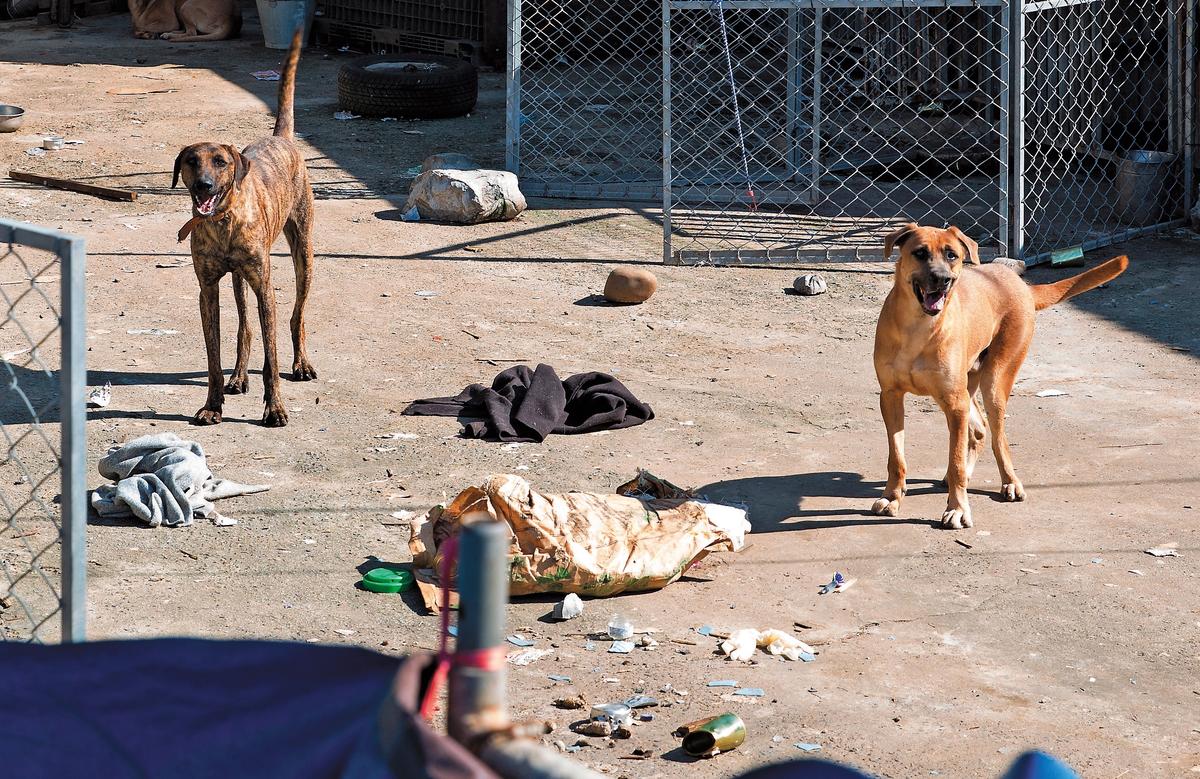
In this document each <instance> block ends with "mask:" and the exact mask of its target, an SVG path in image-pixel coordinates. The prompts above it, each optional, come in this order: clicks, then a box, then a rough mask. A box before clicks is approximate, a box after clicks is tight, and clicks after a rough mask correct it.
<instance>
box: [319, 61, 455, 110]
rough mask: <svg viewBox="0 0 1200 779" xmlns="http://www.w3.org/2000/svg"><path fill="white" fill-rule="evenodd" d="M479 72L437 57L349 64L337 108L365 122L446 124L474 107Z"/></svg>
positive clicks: (342, 76)
mask: <svg viewBox="0 0 1200 779" xmlns="http://www.w3.org/2000/svg"><path fill="white" fill-rule="evenodd" d="M478 97H479V76H478V73H477V72H476V70H475V66H474V65H472V64H471V63H469V62H466V61H464V60H458V59H454V58H452V57H439V56H437V55H435V54H416V53H413V54H381V55H378V56H372V57H359V58H358V59H355V60H353V61H351V62H347V63H346V64H345V65H343V66H342V69H341V70H340V71H339V72H338V105H339V106H340V107H341V108H342V110H344V111H350V112H352V113H355V114H361V115H362V116H394V117H396V118H397V119H446V118H449V117H453V116H463V115H464V114H468V113H470V112H471V109H473V108H474V107H475V101H476V100H477V99H478Z"/></svg>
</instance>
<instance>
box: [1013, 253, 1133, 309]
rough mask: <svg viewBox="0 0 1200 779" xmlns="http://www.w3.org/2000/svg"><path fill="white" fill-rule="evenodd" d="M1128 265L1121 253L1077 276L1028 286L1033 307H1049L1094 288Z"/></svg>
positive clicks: (1115, 275)
mask: <svg viewBox="0 0 1200 779" xmlns="http://www.w3.org/2000/svg"><path fill="white" fill-rule="evenodd" d="M1128 267H1129V258H1128V257H1126V256H1125V255H1121V256H1120V257H1113V258H1112V259H1111V260H1109V261H1108V262H1102V263H1100V264H1099V265H1097V266H1096V267H1094V268H1092V269H1091V270H1089V271H1086V272H1084V273H1080V274H1079V275H1078V276H1072V277H1071V278H1069V279H1063V280H1062V281H1056V282H1054V283H1053V284H1035V285H1033V286H1031V287H1030V288H1029V291H1030V292H1032V293H1033V305H1034V308H1036V309H1037V310H1038V311H1041V310H1042V309H1043V308H1050V306H1053V305H1054V304H1055V303H1061V302H1063V301H1064V300H1066V299H1067V298H1073V297H1075V296H1076V295H1078V294H1080V293H1083V292H1087V291H1088V290H1089V289H1094V288H1096V287H1098V286H1100V285H1101V284H1104V283H1107V282H1109V281H1112V280H1113V279H1115V278H1116V277H1117V276H1120V275H1121V274H1122V273H1124V272H1125V269H1126V268H1128Z"/></svg>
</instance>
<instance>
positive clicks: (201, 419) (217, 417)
mask: <svg viewBox="0 0 1200 779" xmlns="http://www.w3.org/2000/svg"><path fill="white" fill-rule="evenodd" d="M192 424H193V425H219V424H221V412H220V411H219V410H217V411H214V410H213V409H211V408H202V409H200V410H199V411H197V412H196V416H194V417H192Z"/></svg>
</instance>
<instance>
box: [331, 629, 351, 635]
mask: <svg viewBox="0 0 1200 779" xmlns="http://www.w3.org/2000/svg"><path fill="white" fill-rule="evenodd" d="M333 632H334V633H337V634H338V635H339V636H352V635H354V632H355V631H353V630H350V629H349V628H334V629H333Z"/></svg>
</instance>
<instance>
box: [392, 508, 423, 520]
mask: <svg viewBox="0 0 1200 779" xmlns="http://www.w3.org/2000/svg"><path fill="white" fill-rule="evenodd" d="M416 515H417V512H415V511H406V510H405V509H400V510H399V511H393V512H392V513H391V514H390V515H389V516H391V517H392V519H398V520H400V521H401V522H407V521H409V520H411V519H412V518H413V517H415V516H416Z"/></svg>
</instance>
